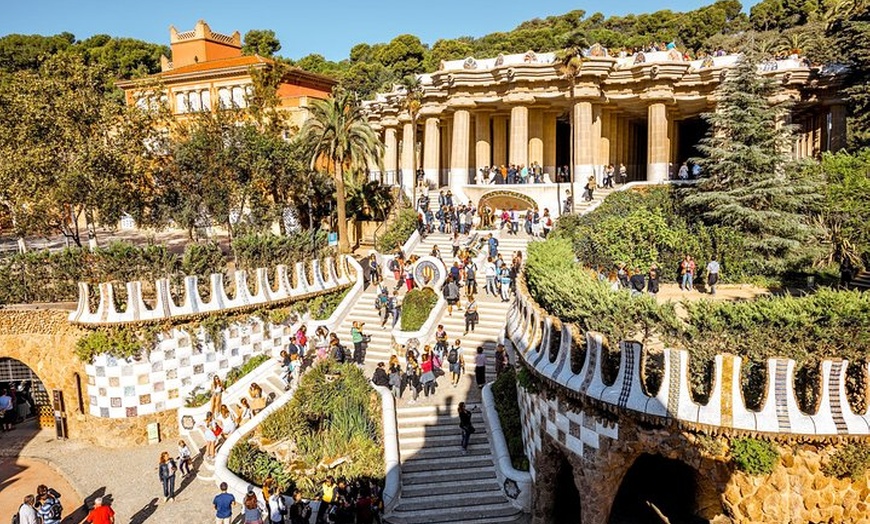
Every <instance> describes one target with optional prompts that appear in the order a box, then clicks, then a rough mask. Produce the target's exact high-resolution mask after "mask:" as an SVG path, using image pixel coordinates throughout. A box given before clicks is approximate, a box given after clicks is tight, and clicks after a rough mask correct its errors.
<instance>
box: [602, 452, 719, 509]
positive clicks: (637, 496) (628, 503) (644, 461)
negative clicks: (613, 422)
mask: <svg viewBox="0 0 870 524" xmlns="http://www.w3.org/2000/svg"><path fill="white" fill-rule="evenodd" d="M699 493H700V487H699V478H698V472H697V471H696V470H695V469H694V468H692V467H691V466H689V465H687V464H686V463H684V462H682V461H679V460H674V459H667V458H664V457H662V456H660V455H649V454H643V455H641V456H640V457H638V458H637V460H635V462H634V464H632V466H631V468H630V469H629V470H628V473H626V474H625V477H623V479H622V484H620V486H619V491H618V492H617V494H616V498H615V499H614V500H613V505H612V506H611V510H610V518H609V520H608V521H607V522H608V524H661V523H662V522H664V520H662V518H661V516H662V515H663V516H664V517H666V518H667V519H668V521H670V522H671V524H700V523H707V522H709V521H707V520H705V519H703V518H701V517H698V516H697V513H698V495H699ZM659 512H660V513H661V515H659V514H658V513H659Z"/></svg>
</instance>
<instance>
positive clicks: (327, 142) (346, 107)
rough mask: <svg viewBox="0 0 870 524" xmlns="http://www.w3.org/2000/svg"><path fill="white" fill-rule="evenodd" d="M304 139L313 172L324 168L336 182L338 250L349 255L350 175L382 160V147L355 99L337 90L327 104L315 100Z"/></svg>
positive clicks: (347, 93)
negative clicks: (348, 204)
mask: <svg viewBox="0 0 870 524" xmlns="http://www.w3.org/2000/svg"><path fill="white" fill-rule="evenodd" d="M301 139H302V140H304V141H306V142H307V143H308V144H310V147H311V150H310V151H311V163H310V166H311V169H318V168H324V169H325V170H326V171H328V172H330V173H332V175H333V179H334V180H335V200H336V208H337V210H336V211H337V214H338V247H339V251H340V252H342V253H349V252H350V242H349V239H348V236H347V193H346V190H345V176H346V173H347V172H353V171H355V170H363V169H365V168H366V166H367V165H368V164H369V161H372V160H376V159H379V158H381V156H382V153H383V144H382V143H381V142H380V140H378V137H377V135H376V134H375V132H374V130H373V129H372V128H371V126H370V125H369V123H368V120H367V119H366V117H365V115H364V114H363V112H362V108H361V106H360V104H359V100H358V99H357V97H356V95H354V94H353V93H349V92H347V91H344V90H336V91H334V92H333V95H332V97H330V98H328V99H326V100H315V101H314V103H313V104H312V106H311V116H310V118H309V119H308V120H306V121H305V125H304V126H303V128H302V134H301Z"/></svg>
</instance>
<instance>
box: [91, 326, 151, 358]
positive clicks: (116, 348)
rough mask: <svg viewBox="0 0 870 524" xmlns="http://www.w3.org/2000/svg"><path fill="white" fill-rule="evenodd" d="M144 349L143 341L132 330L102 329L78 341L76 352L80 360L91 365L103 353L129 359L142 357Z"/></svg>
mask: <svg viewBox="0 0 870 524" xmlns="http://www.w3.org/2000/svg"><path fill="white" fill-rule="evenodd" d="M148 336H151V335H148ZM143 349H145V345H144V341H143V339H142V338H140V336H139V335H137V333H136V332H135V331H133V330H132V329H127V328H101V329H96V330H94V331H91V332H89V333H88V334H86V335H85V336H83V337H82V338H80V339H78V340H77V341H76V350H75V351H76V356H78V357H79V360H81V361H82V362H86V363H90V362H93V360H94V357H96V356H97V355H101V354H103V353H105V354H108V355H111V356H113V357H116V358H128V357H136V356H139V355H141V354H142V351H143Z"/></svg>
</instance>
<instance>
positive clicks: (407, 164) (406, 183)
mask: <svg viewBox="0 0 870 524" xmlns="http://www.w3.org/2000/svg"><path fill="white" fill-rule="evenodd" d="M413 135H414V126H413V124H411V122H405V123H404V124H403V125H402V164H401V166H400V169H401V171H402V176H401V182H400V185H401V186H402V191H404V192H405V194H407V195H410V194H411V188H412V187H413V183H414V155H416V153H417V152H416V150H415V149H416V147H415V144H414V136H413Z"/></svg>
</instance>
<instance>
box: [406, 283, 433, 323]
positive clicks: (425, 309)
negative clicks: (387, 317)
mask: <svg viewBox="0 0 870 524" xmlns="http://www.w3.org/2000/svg"><path fill="white" fill-rule="evenodd" d="M437 302H438V295H437V294H436V293H435V291H434V290H433V289H432V288H431V287H424V288H417V289H412V290H411V291H408V293H407V294H406V295H405V298H404V299H402V316H401V317H400V320H401V321H402V331H417V330H418V329H420V328H421V327H423V324H425V323H426V320H428V319H429V313H431V312H432V308H434V307H435V304H436V303H437Z"/></svg>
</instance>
